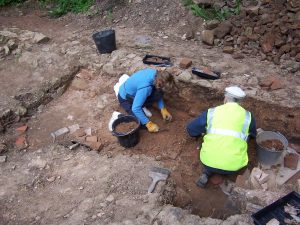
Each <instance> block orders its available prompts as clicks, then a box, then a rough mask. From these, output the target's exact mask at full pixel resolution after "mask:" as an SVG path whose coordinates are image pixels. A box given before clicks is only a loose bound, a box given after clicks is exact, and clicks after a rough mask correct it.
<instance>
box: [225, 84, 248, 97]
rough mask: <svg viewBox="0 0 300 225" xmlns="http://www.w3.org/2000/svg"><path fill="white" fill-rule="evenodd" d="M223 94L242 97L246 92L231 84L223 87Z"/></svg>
mask: <svg viewBox="0 0 300 225" xmlns="http://www.w3.org/2000/svg"><path fill="white" fill-rule="evenodd" d="M225 95H227V96H230V97H232V98H236V99H242V98H244V97H245V96H246V93H245V92H244V91H243V90H242V89H240V88H239V87H237V86H231V87H227V88H225Z"/></svg>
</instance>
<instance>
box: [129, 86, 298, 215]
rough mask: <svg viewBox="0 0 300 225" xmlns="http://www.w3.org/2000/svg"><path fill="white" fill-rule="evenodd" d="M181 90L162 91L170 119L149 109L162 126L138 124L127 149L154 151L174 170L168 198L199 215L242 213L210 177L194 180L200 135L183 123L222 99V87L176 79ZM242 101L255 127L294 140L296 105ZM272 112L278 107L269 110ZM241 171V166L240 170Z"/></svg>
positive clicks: (253, 159)
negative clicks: (152, 129)
mask: <svg viewBox="0 0 300 225" xmlns="http://www.w3.org/2000/svg"><path fill="white" fill-rule="evenodd" d="M179 90H182V91H180V92H179V94H174V93H173V94H172V93H171V92H169V93H167V94H166V96H165V97H166V98H165V99H166V105H167V106H168V108H169V110H170V112H171V113H172V115H173V117H174V120H173V122H171V123H164V122H163V121H162V119H161V116H160V114H159V112H158V111H157V110H155V109H152V112H153V114H154V115H153V119H152V120H153V121H154V122H156V123H158V124H159V126H160V127H161V128H162V130H163V131H162V132H159V133H157V134H151V135H149V133H148V132H147V131H146V130H141V132H140V134H141V141H140V143H139V144H138V145H137V146H135V147H134V148H132V149H130V150H127V151H126V154H145V155H149V156H152V157H155V158H156V159H157V160H160V161H162V162H163V165H164V166H165V167H167V168H170V169H171V170H172V174H171V179H172V180H173V181H174V183H175V190H176V196H175V198H174V199H173V202H172V204H174V205H175V206H178V207H181V208H184V209H189V210H191V212H192V213H193V214H196V215H199V216H201V217H213V218H220V219H224V218H226V217H228V216H230V215H233V214H238V213H241V206H240V203H239V201H236V200H235V201H233V200H232V198H228V196H227V195H226V194H224V193H223V192H222V190H221V188H220V187H219V185H216V184H214V183H213V182H212V181H211V180H210V181H209V183H208V186H207V188H205V189H201V188H198V187H197V186H196V185H195V181H196V180H197V178H198V177H199V174H200V172H201V170H202V166H201V163H200V162H199V150H198V149H199V146H200V143H201V141H202V139H201V138H199V139H195V138H191V137H189V136H188V135H187V132H186V125H187V123H188V122H189V121H190V120H192V119H193V118H195V117H196V116H197V115H199V114H200V113H201V112H202V111H204V110H205V109H207V108H209V107H213V106H217V105H220V104H222V101H223V93H219V92H216V91H213V90H210V89H206V88H203V87H197V86H189V84H180V86H179ZM243 105H244V107H245V108H246V109H248V110H249V111H251V112H252V113H253V114H254V115H255V117H256V121H257V127H261V128H263V129H265V130H278V131H280V132H281V133H283V134H284V135H286V136H287V137H288V138H289V139H290V140H296V139H297V138H298V137H297V131H296V127H295V123H296V118H297V117H299V109H296V110H293V111H291V110H290V109H287V108H281V107H276V106H274V105H268V104H266V103H264V102H259V101H257V100H255V99H250V98H249V99H247V100H246V101H245V102H244V103H243ZM272 112H276V114H275V113H272ZM248 155H249V164H248V168H249V169H250V170H251V169H252V168H253V167H254V166H256V165H257V159H256V146H255V141H254V140H251V141H250V142H249V151H248ZM242 172H243V171H241V172H240V174H241V173H242ZM235 178H236V175H235V176H224V177H223V180H226V179H228V180H230V181H233V182H234V181H235Z"/></svg>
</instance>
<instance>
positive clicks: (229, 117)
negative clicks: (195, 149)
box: [200, 102, 251, 171]
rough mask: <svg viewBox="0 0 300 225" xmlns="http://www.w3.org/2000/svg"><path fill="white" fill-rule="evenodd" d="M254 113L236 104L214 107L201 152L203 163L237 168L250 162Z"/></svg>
mask: <svg viewBox="0 0 300 225" xmlns="http://www.w3.org/2000/svg"><path fill="white" fill-rule="evenodd" d="M250 122H251V113H250V112H248V111H246V110H245V109H244V108H242V107H241V106H240V105H239V104H237V103H233V102H230V103H226V104H224V105H221V106H218V107H216V108H211V109H209V110H208V113H207V127H206V130H207V132H206V135H205V136H204V138H203V143H202V147H201V152H200V160H201V161H202V163H203V164H204V165H207V166H209V167H213V168H216V169H221V170H227V171H237V170H239V169H241V168H242V167H244V166H246V165H247V164H248V154H247V147H248V145H247V139H248V135H249V126H250Z"/></svg>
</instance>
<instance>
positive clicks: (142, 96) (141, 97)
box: [131, 87, 152, 125]
mask: <svg viewBox="0 0 300 225" xmlns="http://www.w3.org/2000/svg"><path fill="white" fill-rule="evenodd" d="M151 90H152V89H151V88H150V87H146V88H141V89H139V90H138V91H137V92H136V94H135V97H134V100H133V104H132V108H131V110H132V112H133V113H134V115H135V116H136V117H137V118H138V119H139V120H140V121H141V124H143V125H144V124H146V123H148V122H149V121H150V120H149V119H148V117H147V116H145V114H144V112H143V110H142V108H143V105H144V103H145V101H146V99H147V97H148V96H149V95H150V94H151Z"/></svg>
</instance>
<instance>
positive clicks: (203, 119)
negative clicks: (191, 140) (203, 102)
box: [186, 111, 207, 137]
mask: <svg viewBox="0 0 300 225" xmlns="http://www.w3.org/2000/svg"><path fill="white" fill-rule="evenodd" d="M206 124H207V111H205V112H203V113H202V114H201V115H200V116H198V117H197V118H195V119H194V120H192V121H191V122H190V123H188V125H187V127H186V128H187V132H188V134H189V135H190V136H191V137H199V136H201V135H202V134H204V133H206Z"/></svg>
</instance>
